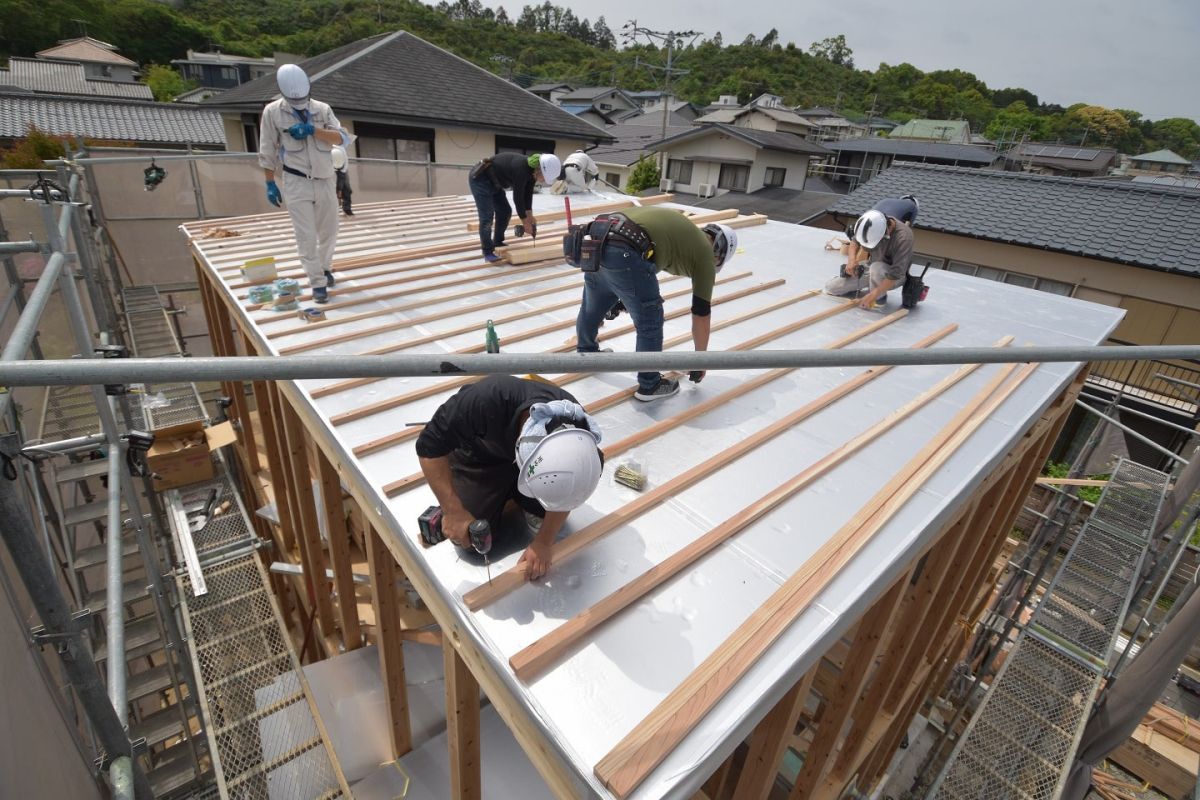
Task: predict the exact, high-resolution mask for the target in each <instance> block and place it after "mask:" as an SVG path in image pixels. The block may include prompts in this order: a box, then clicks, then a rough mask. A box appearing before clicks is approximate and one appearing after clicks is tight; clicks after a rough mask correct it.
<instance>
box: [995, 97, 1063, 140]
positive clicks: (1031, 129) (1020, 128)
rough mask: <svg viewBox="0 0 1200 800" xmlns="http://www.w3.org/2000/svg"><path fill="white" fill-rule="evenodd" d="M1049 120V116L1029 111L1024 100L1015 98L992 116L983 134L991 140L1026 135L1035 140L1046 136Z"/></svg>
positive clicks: (1048, 129) (1013, 138)
mask: <svg viewBox="0 0 1200 800" xmlns="http://www.w3.org/2000/svg"><path fill="white" fill-rule="evenodd" d="M1050 122H1051V119H1050V118H1049V117H1043V116H1041V115H1039V114H1035V113H1034V112H1033V111H1030V110H1029V106H1027V105H1025V101H1023V100H1015V101H1013V102H1012V103H1009V104H1008V107H1007V108H1005V109H1003V110H1002V111H999V112H997V113H996V116H994V117H992V121H991V122H989V123H988V125H987V128H985V129H984V132H983V135H984V136H986V137H987V138H989V139H991V140H993V141H1001V140H1007V141H1014V140H1017V139H1020V138H1021V137H1022V136H1028V137H1029V139H1030V140H1031V141H1035V142H1036V141H1040V140H1042V139H1046V138H1048V135H1049V132H1050Z"/></svg>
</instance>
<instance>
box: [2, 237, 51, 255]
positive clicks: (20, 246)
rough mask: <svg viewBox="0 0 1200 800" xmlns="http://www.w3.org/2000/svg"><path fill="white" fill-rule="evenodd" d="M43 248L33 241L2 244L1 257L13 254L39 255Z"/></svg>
mask: <svg viewBox="0 0 1200 800" xmlns="http://www.w3.org/2000/svg"><path fill="white" fill-rule="evenodd" d="M41 249H42V246H41V245H40V244H38V243H37V242H35V241H33V240H32V239H30V240H28V241H24V242H0V255H11V254H12V253H37V252H39V251H40V250H41Z"/></svg>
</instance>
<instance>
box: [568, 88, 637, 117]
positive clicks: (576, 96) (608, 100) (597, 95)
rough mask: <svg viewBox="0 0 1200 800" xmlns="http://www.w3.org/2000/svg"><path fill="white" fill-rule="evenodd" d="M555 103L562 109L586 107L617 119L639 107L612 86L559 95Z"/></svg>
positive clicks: (621, 90)
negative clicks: (566, 107)
mask: <svg viewBox="0 0 1200 800" xmlns="http://www.w3.org/2000/svg"><path fill="white" fill-rule="evenodd" d="M557 102H558V105H560V106H564V107H565V106H580V105H587V106H591V107H592V108H594V109H595V110H596V111H599V112H600V113H602V114H604V115H606V116H617V117H619V116H624V115H626V114H628V113H629V112H632V111H637V110H638V109H639V108H640V107H641V106H639V105H638V102H637V101H636V100H634V99H633V98H632V97H630V96H629V95H628V94H626V93H625V91H624V90H623V89H618V88H616V87H614V86H584V87H582V88H579V89H575V90H573V91H570V92H567V93H566V94H564V95H561V96H560V97H559V98H558V101H557Z"/></svg>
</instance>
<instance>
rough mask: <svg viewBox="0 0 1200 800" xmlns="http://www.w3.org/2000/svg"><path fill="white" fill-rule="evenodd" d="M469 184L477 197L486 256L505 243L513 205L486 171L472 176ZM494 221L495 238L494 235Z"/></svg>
mask: <svg viewBox="0 0 1200 800" xmlns="http://www.w3.org/2000/svg"><path fill="white" fill-rule="evenodd" d="M467 184H468V185H469V186H470V187H471V195H472V196H473V197H474V198H475V210H476V211H478V212H479V244H480V246H481V247H482V248H483V254H484V255H485V256H486V255H488V254H489V253H492V252H495V250H496V248H497V247H499V246H500V245H502V244H504V232H505V231H506V230H508V221H509V220H511V219H512V206H510V205H509V204H508V196H507V195H506V194H505V193H504V190H503V189H497V188H496V184H494V183H492V179H491V178H489V177H488V176H487V174H486V173H485V174H482V175H480V176H479V177H477V178H471V179H470V180H469V181H468V182H467ZM493 221H494V222H495V238H493V236H492V233H493V228H492V224H493Z"/></svg>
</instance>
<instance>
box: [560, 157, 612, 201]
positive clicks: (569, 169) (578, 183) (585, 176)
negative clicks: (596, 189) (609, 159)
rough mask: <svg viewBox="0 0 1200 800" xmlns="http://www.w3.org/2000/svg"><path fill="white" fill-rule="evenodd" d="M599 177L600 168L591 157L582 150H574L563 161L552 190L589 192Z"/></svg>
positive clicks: (564, 192) (571, 192)
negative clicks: (559, 174)
mask: <svg viewBox="0 0 1200 800" xmlns="http://www.w3.org/2000/svg"><path fill="white" fill-rule="evenodd" d="M599 177H600V168H599V167H597V166H596V162H595V161H593V160H592V157H591V156H589V155H588V154H587V153H585V152H583V151H582V150H576V151H575V152H574V153H571V155H569V156H567V157H566V159H565V160H564V161H563V165H562V175H561V177H559V179H558V180H557V181H555V182H554V186H553V187H552V191H553V192H554V193H555V194H577V193H580V192H590V191H591V190H592V187H593V186H595V185H596V180H597V179H598V178H599Z"/></svg>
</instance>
